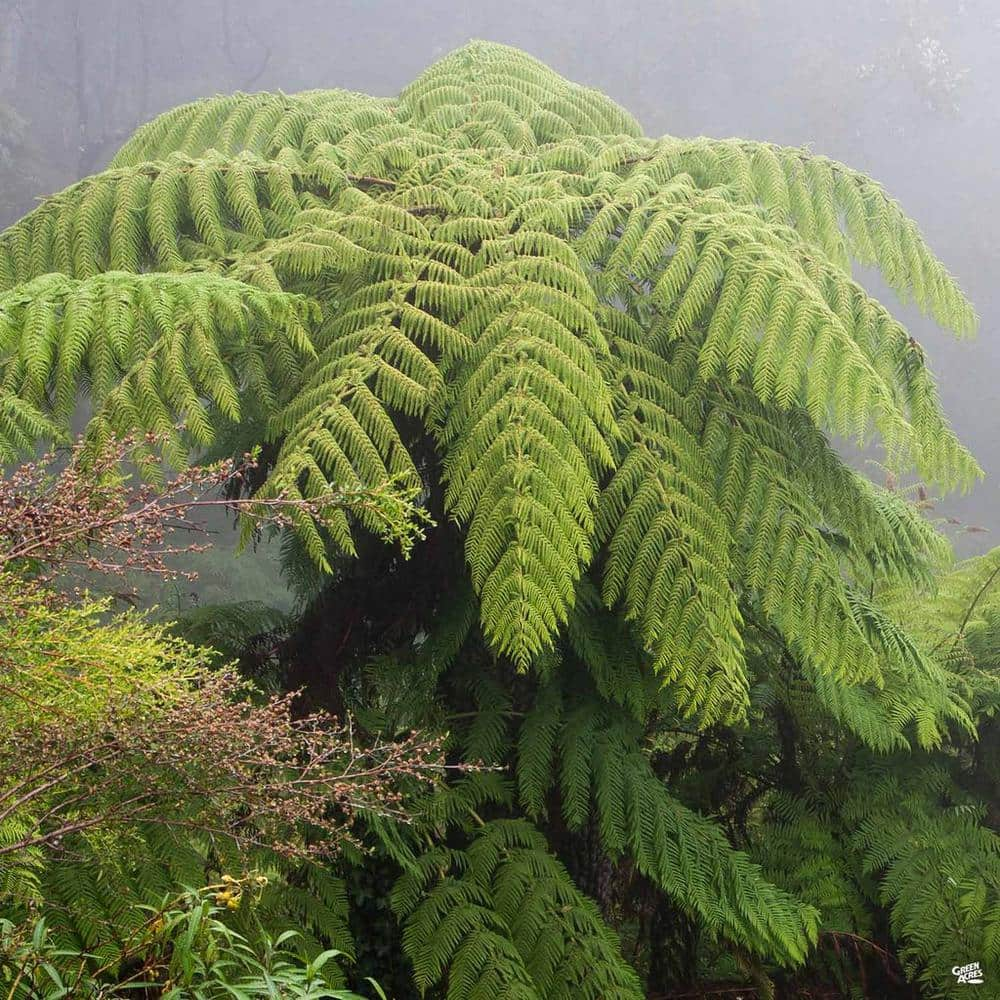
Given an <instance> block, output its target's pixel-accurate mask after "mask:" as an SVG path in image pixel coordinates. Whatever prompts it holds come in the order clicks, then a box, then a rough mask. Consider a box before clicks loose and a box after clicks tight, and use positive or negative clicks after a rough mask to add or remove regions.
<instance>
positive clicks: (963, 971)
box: [951, 962, 983, 985]
mask: <svg viewBox="0 0 1000 1000" xmlns="http://www.w3.org/2000/svg"><path fill="white" fill-rule="evenodd" d="M951 974H952V975H953V976H954V977H955V978H956V979H957V980H958V981H959V982H960V983H969V984H970V985H971V984H973V983H982V981H983V970H982V967H981V966H980V965H979V963H978V962H970V963H969V964H968V965H956V966H955V967H954V968H953V969H952V970H951Z"/></svg>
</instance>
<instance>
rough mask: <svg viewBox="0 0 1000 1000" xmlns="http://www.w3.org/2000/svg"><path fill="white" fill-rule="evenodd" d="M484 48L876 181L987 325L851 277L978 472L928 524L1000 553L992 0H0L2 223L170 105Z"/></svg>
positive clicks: (351, 78) (999, 297)
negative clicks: (869, 294)
mask: <svg viewBox="0 0 1000 1000" xmlns="http://www.w3.org/2000/svg"><path fill="white" fill-rule="evenodd" d="M471 38H483V39H489V40H492V41H497V42H504V43H507V44H511V45H516V46H518V47H519V48H522V49H525V50H526V51H527V52H529V53H531V54H532V55H534V56H536V57H537V58H539V59H541V60H543V61H544V62H546V63H548V64H549V65H550V66H551V67H552V68H553V69H555V70H556V71H557V72H559V73H561V74H563V75H564V76H566V77H568V78H570V79H572V80H574V81H576V82H579V83H583V84H586V85H589V86H593V87H597V88H599V89H600V90H602V91H604V92H605V93H607V94H608V95H610V96H611V97H612V98H614V99H615V100H617V101H618V102H619V103H621V104H622V105H624V106H625V107H626V108H627V109H628V110H629V111H630V112H632V114H634V115H635V116H636V117H637V118H638V119H639V121H640V122H641V123H642V125H643V126H644V128H645V130H646V133H647V134H648V135H654V136H658V135H662V134H665V133H669V134H672V135H687V136H693V135H709V136H716V137H727V136H742V137H746V138H753V139H762V140H768V141H772V142H777V143H782V144H786V145H793V146H803V145H805V146H809V147H810V148H811V149H812V150H813V151H815V152H818V153H823V154H825V155H828V156H830V157H833V158H834V159H838V160H843V161H845V162H847V163H849V164H851V165H852V166H854V167H857V168H859V169H861V170H864V171H866V172H867V173H869V174H871V175H872V176H873V177H875V178H876V179H877V180H879V181H881V182H882V183H883V184H884V185H885V186H886V188H887V189H888V191H889V192H890V194H892V195H893V196H894V197H895V198H897V199H898V200H899V201H900V203H901V204H902V206H903V208H904V210H906V211H907V212H908V213H909V214H910V215H911V216H913V217H914V218H916V220H917V221H918V223H919V224H920V227H921V229H922V230H923V232H924V235H925V236H926V238H927V239H928V242H929V243H930V245H931V247H932V249H933V250H934V251H935V252H936V253H937V254H938V256H940V257H941V259H942V260H943V261H944V262H945V264H946V266H947V267H948V268H949V269H950V270H951V271H952V272H953V273H954V274H955V275H956V276H957V277H958V279H959V282H960V284H961V285H962V286H963V288H964V289H965V290H966V291H967V293H968V294H969V295H970V297H971V298H972V301H973V303H974V304H975V306H976V307H977V309H978V312H979V315H980V317H981V326H980V333H979V336H978V338H977V339H975V340H972V341H962V342H959V341H956V340H954V339H953V338H951V337H950V336H949V335H947V334H944V333H942V332H941V331H939V330H937V329H936V328H935V327H934V325H933V324H932V323H930V322H928V321H927V320H925V319H923V318H922V317H921V316H920V315H919V314H918V313H917V312H916V310H915V309H912V308H906V307H901V306H900V305H899V304H898V303H897V302H896V301H895V299H894V297H893V296H892V294H891V293H890V292H888V291H887V290H886V289H885V287H884V286H883V285H881V283H880V282H879V281H878V279H877V278H876V277H874V276H873V275H870V274H860V275H859V277H860V278H861V280H863V281H864V282H865V283H866V284H867V285H868V286H869V288H870V289H871V290H872V291H873V292H874V293H875V294H876V295H878V296H879V297H880V298H882V299H883V301H885V302H886V303H887V304H888V305H890V307H891V308H893V310H894V311H895V312H896V314H897V315H898V316H900V318H901V319H902V320H903V321H904V322H905V323H906V324H907V325H908V326H909V328H910V331H911V333H912V334H913V336H914V337H915V338H916V339H917V340H918V341H919V342H920V343H921V344H922V345H923V347H924V348H925V350H926V351H927V353H928V355H929V356H930V361H931V364H932V367H933V369H934V370H935V372H936V373H937V376H938V381H939V384H940V389H941V395H942V397H943V400H944V403H945V407H946V409H947V411H948V412H949V413H950V415H951V417H952V421H953V424H954V425H955V428H956V430H957V431H958V433H959V435H960V437H961V438H962V440H963V441H964V442H965V443H966V444H967V445H968V446H970V447H971V448H972V450H973V452H974V453H975V454H976V456H977V457H978V459H979V461H980V463H981V464H982V466H983V468H984V469H985V471H986V478H985V480H984V481H983V482H982V483H981V484H980V485H979V486H977V487H976V488H975V489H974V490H973V491H972V492H971V493H970V494H969V495H967V496H960V495H951V496H949V497H947V498H946V499H945V500H944V501H942V502H941V503H940V504H939V505H938V507H937V509H936V511H935V514H936V515H939V516H942V517H944V516H949V517H951V518H954V519H957V520H959V521H961V522H962V525H960V526H952V527H951V529H950V534H951V535H952V537H953V538H954V539H955V543H956V550H957V552H958V553H959V554H960V555H969V554H974V553H976V552H981V551H984V550H985V549H987V548H989V547H992V546H993V545H997V544H1000V503H998V500H1000V493H998V489H1000V344H998V342H997V339H996V338H995V337H994V335H993V332H994V328H995V327H996V326H997V325H998V320H1000V244H998V241H997V239H996V225H997V217H998V214H1000V206H998V200H997V187H998V185H997V179H998V176H1000V175H998V171H997V167H996V162H997V154H998V152H1000V131H998V128H997V126H998V124H1000V102H998V101H997V97H996V87H997V84H998V82H1000V79H998V77H1000V59H998V56H1000V3H997V2H996V0H968V2H960V0H839V2H838V3H836V4H827V3H823V2H821V0H729V2H724V0H658V2H646V3H639V2H634V0H573V2H570V0H548V2H546V3H535V2H527V0H506V2H502V3H501V2H497V3H483V2H467V3H461V2H456V0H430V2H423V3H422V2H416V0H378V2H374V0H373V2H360V0H359V2H353V3H346V2H333V0H285V2H281V0H21V2H11V0H0V226H6V225H7V224H9V223H10V222H12V221H14V220H15V219H16V218H17V217H18V216H20V215H21V214H23V213H24V212H25V211H27V210H29V209H30V208H31V207H32V206H33V204H34V203H35V200H36V198H37V197H39V196H41V195H43V194H46V193H49V192H51V191H54V190H58V189H59V188H61V187H64V186H65V185H67V184H69V183H71V182H72V181H74V180H77V179H78V178H80V177H81V176H84V175H86V174H88V173H92V172H94V171H96V170H99V169H101V168H103V167H104V166H105V165H106V163H107V161H108V159H109V158H110V157H111V155H112V154H113V153H114V151H115V150H116V149H117V147H118V146H119V145H120V144H121V143H122V142H123V141H124V140H125V139H126V138H127V137H128V136H129V135H130V134H131V132H132V131H133V130H134V128H135V127H136V126H137V125H138V124H140V123H141V122H143V121H146V120H148V119H149V118H151V117H153V116H154V115H156V114H158V113H159V112H161V111H165V110H167V109H168V108H170V107H172V106H174V105H176V104H179V103H182V102H184V101H189V100H193V99H195V98H198V97H203V96H208V95H211V94H214V93H218V92H229V91H233V90H283V91H286V92H292V91H296V90H304V89H311V88H317V87H343V88H347V89H349V90H359V91H365V92H367V93H371V94H376V95H380V96H392V95H394V94H396V93H398V92H399V90H400V89H401V88H402V87H403V86H405V85H406V84H407V83H408V82H410V81H411V80H412V79H413V78H414V77H415V76H416V75H417V74H418V73H420V71H421V70H423V69H424V68H425V67H426V66H427V65H429V64H430V63H431V62H433V61H434V60H436V59H438V58H439V57H441V56H442V55H444V54H445V53H446V52H448V51H450V50H451V49H454V48H457V47H458V46H460V45H463V44H464V43H465V42H467V41H469V40H470V39H471ZM871 472H872V474H873V475H875V476H876V477H878V475H879V473H878V470H877V469H873V470H871ZM983 529H985V530H983ZM272 580H273V577H272Z"/></svg>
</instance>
